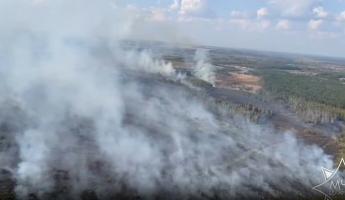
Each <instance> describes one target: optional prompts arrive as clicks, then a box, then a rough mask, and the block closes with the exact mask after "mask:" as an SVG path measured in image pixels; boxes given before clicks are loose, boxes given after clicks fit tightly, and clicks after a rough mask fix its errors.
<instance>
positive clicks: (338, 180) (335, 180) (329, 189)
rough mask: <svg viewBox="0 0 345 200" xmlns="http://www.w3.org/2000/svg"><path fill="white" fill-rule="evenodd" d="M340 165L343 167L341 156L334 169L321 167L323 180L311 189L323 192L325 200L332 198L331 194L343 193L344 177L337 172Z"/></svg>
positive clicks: (344, 163)
mask: <svg viewBox="0 0 345 200" xmlns="http://www.w3.org/2000/svg"><path fill="white" fill-rule="evenodd" d="M341 167H343V168H344V167H345V161H344V159H343V158H342V159H341V161H340V163H339V165H338V167H337V169H335V170H329V169H326V168H322V172H323V177H324V181H323V182H322V183H321V184H319V185H317V186H315V187H313V189H314V190H316V191H318V192H320V193H321V194H323V195H324V196H325V200H332V197H333V196H339V195H345V177H344V175H342V174H341V173H339V169H340V168H341Z"/></svg>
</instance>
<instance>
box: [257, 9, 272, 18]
mask: <svg viewBox="0 0 345 200" xmlns="http://www.w3.org/2000/svg"><path fill="white" fill-rule="evenodd" d="M268 14H269V12H268V9H267V8H260V9H259V10H257V12H256V16H257V17H258V18H263V17H267V16H268Z"/></svg>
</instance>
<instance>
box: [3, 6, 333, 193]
mask: <svg viewBox="0 0 345 200" xmlns="http://www.w3.org/2000/svg"><path fill="white" fill-rule="evenodd" d="M131 20H132V17H131V16H130V15H129V14H128V13H127V12H126V11H125V10H123V9H121V8H120V7H118V6H117V4H116V2H109V1H106V0H101V1H91V0H87V1H79V0H77V1H69V0H62V1H23V0H3V1H1V2H0V43H1V46H0V80H1V82H0V91H1V94H2V95H1V97H0V125H1V126H0V128H1V129H0V137H1V139H2V140H1V146H0V147H1V149H0V150H1V151H0V168H1V170H2V173H5V172H6V173H9V174H10V176H11V177H12V179H13V180H15V183H16V184H15V193H16V195H17V196H18V198H23V199H25V198H27V197H28V195H30V194H35V195H36V196H37V197H38V198H41V199H48V198H50V197H52V196H55V197H56V196H58V197H60V198H62V199H63V198H67V197H71V198H76V199H78V198H79V197H81V196H82V194H84V193H85V191H93V192H94V195H96V196H98V198H99V199H106V198H111V197H113V196H112V195H114V196H116V195H124V196H122V197H123V198H135V197H137V196H140V197H148V198H150V197H157V196H158V197H159V196H160V197H161V198H170V199H181V198H187V197H193V198H197V199H198V198H200V199H202V198H205V199H207V198H215V197H217V198H220V199H227V198H229V197H238V198H245V197H248V198H249V197H257V196H258V195H267V196H270V197H279V196H280V195H287V194H290V195H300V194H301V193H303V192H305V191H306V192H307V193H308V192H310V193H311V192H312V191H311V187H312V186H314V185H316V184H318V183H319V182H320V179H322V176H321V171H320V167H321V166H323V167H328V168H332V166H333V162H332V160H331V158H330V157H329V156H327V155H326V154H324V153H323V151H322V149H320V148H319V147H317V146H311V145H306V144H304V143H302V142H300V141H297V139H296V138H295V136H294V134H293V133H279V132H277V131H276V130H275V129H274V128H272V127H271V126H270V125H265V126H263V125H256V124H253V123H251V122H250V121H249V120H247V119H245V118H244V117H241V116H234V115H230V114H227V113H224V112H220V110H222V108H214V106H212V105H211V104H212V103H211V102H212V101H211V100H209V99H207V97H205V96H204V95H202V94H199V92H197V91H194V90H193V89H191V88H188V87H187V86H185V85H184V84H183V81H181V80H180V78H179V77H181V76H179V74H177V72H175V70H174V69H173V67H172V65H171V64H170V63H167V62H165V61H163V60H159V59H157V58H153V57H152V56H151V55H150V53H148V52H147V51H145V50H142V51H137V50H129V49H126V50H125V49H123V48H122V47H121V45H120V43H119V41H120V40H121V39H123V38H125V36H126V34H128V33H129V32H130V31H131V23H132V22H131ZM206 53H207V52H197V53H196V56H195V63H196V65H197V66H196V68H195V76H196V77H199V78H200V79H205V80H207V81H210V82H211V83H212V81H214V78H213V76H214V75H212V66H208V65H211V64H208V63H207V62H208V61H207V58H206V56H207V55H206ZM205 65H206V67H205ZM2 176H3V175H2ZM309 190H310V191H309ZM303 194H304V193H303Z"/></svg>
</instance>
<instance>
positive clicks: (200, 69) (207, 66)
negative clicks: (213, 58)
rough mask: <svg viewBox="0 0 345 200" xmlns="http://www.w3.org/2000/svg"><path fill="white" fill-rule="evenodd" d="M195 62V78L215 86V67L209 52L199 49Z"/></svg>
mask: <svg viewBox="0 0 345 200" xmlns="http://www.w3.org/2000/svg"><path fill="white" fill-rule="evenodd" d="M194 61H195V65H194V69H193V72H194V76H195V77H197V78H199V79H201V80H204V81H206V82H209V83H211V84H212V85H213V86H214V85H215V81H216V73H215V66H213V65H212V64H211V63H210V62H209V58H208V52H207V50H205V49H197V50H196V52H195V55H194Z"/></svg>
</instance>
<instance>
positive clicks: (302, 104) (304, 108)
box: [288, 97, 345, 123]
mask: <svg viewBox="0 0 345 200" xmlns="http://www.w3.org/2000/svg"><path fill="white" fill-rule="evenodd" d="M288 102H289V104H290V105H291V106H292V107H293V110H294V111H295V112H296V113H297V114H298V115H299V116H300V117H301V118H302V119H304V121H306V122H310V123H329V122H331V123H332V122H334V121H336V120H343V121H345V109H342V108H338V107H334V106H330V105H325V104H321V103H317V102H312V101H306V100H303V99H301V98H298V97H289V98H288Z"/></svg>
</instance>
